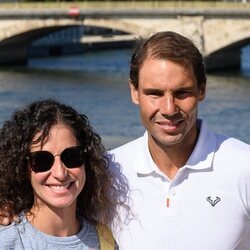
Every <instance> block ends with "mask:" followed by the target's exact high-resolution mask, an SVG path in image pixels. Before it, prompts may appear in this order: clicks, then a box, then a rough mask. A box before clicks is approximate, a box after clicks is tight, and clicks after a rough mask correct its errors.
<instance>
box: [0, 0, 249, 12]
mask: <svg viewBox="0 0 250 250" xmlns="http://www.w3.org/2000/svg"><path fill="white" fill-rule="evenodd" d="M72 6H77V7H79V8H85V9H92V8H102V9H103V8H104V9H113V8H133V9H134V8H219V9H225V8H231V9H242V8H244V9H245V8H249V9H250V1H249V0H241V1H238V2H235V1H233V2H225V1H223V2H222V1H220V2H219V1H188V2H187V1H135V0H131V1H109V0H104V1H91V2H88V1H83V2H78V1H74V2H63V1H57V2H49V3H48V2H45V3H44V2H28V3H24V2H12V3H10V2H9V3H8V2H2V3H0V10H4V9H11V10H20V9H58V8H59V9H68V8H70V7H72Z"/></svg>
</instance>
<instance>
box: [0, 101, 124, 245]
mask: <svg viewBox="0 0 250 250" xmlns="http://www.w3.org/2000/svg"><path fill="white" fill-rule="evenodd" d="M107 162H108V160H107V159H105V157H104V147H103V146H102V144H101V139H100V137H99V136H98V135H97V134H96V133H95V132H93V130H92V128H91V126H90V124H89V122H88V119H87V117H86V116H85V115H81V114H79V113H77V112H76V111H75V110H74V109H72V108H71V107H69V106H66V105H63V104H61V103H59V102H57V101H54V100H42V101H37V102H33V103H31V104H30V105H28V106H27V107H26V108H24V109H23V110H20V111H16V112H15V113H14V114H13V116H12V118H11V119H10V120H8V121H6V122H5V123H4V125H3V127H2V129H1V130H0V211H3V212H4V213H5V214H8V219H9V220H10V221H13V218H14V216H16V215H18V216H17V219H15V221H14V222H12V224H11V225H9V226H2V227H0V242H1V249H9V248H11V249H13V248H14V249H69V248H70V249H100V242H99V238H98V234H97V230H96V225H97V224H99V225H107V224H109V223H110V221H111V220H112V218H113V217H114V216H115V215H116V214H115V208H116V206H117V205H118V204H121V203H122V202H121V201H119V197H120V192H121V190H120V189H119V187H118V186H117V185H113V184H112V178H111V177H112V175H111V173H110V172H109V169H108V166H107ZM109 249H111V248H109Z"/></svg>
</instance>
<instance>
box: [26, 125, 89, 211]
mask: <svg viewBox="0 0 250 250" xmlns="http://www.w3.org/2000/svg"><path fill="white" fill-rule="evenodd" d="M39 136H40V133H38V134H37V135H36V136H35V137H34V139H33V140H34V141H35V140H36V139H37V138H38V137H39ZM77 145H78V142H77V139H76V138H75V136H74V134H73V132H72V130H71V129H70V128H69V127H68V126H65V125H63V124H57V125H54V126H53V127H52V128H51V130H50V133H49V137H48V140H47V141H46V143H45V144H44V145H43V147H41V144H40V143H38V144H34V145H32V146H31V148H30V152H35V151H40V150H43V151H49V152H50V153H51V154H52V155H53V156H54V163H53V165H52V167H51V169H49V170H47V171H45V172H37V171H36V172H34V171H33V170H31V171H30V179H31V185H32V187H33V189H34V205H33V207H34V206H35V207H37V206H39V207H44V206H45V207H49V208H51V209H57V208H73V209H75V208H76V201H77V196H78V195H79V193H80V192H81V191H82V189H83V187H84V184H85V179H86V173H85V168H84V166H83V165H82V166H75V167H73V168H67V167H66V166H65V165H64V163H63V162H62V161H61V158H60V155H61V153H62V152H63V151H64V150H65V149H66V148H69V147H73V146H77Z"/></svg>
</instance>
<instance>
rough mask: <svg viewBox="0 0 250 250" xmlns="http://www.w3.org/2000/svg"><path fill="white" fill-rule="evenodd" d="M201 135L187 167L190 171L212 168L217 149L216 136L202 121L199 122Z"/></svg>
mask: <svg viewBox="0 0 250 250" xmlns="http://www.w3.org/2000/svg"><path fill="white" fill-rule="evenodd" d="M197 125H198V127H199V128H200V134H199V138H198V141H197V143H196V145H195V148H194V150H193V152H192V154H191V155H190V157H189V159H188V161H187V163H186V165H185V167H186V168H190V169H197V170H198V169H207V168H211V166H212V163H213V159H214V153H215V149H216V136H215V134H214V133H213V132H212V131H211V130H210V129H209V128H208V127H207V125H206V123H205V122H204V121H202V120H199V119H198V121H197Z"/></svg>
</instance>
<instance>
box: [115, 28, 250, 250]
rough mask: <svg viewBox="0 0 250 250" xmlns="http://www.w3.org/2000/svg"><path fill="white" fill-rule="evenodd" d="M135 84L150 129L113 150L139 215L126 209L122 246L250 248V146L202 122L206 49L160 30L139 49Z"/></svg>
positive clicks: (127, 249)
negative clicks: (127, 215)
mask: <svg viewBox="0 0 250 250" xmlns="http://www.w3.org/2000/svg"><path fill="white" fill-rule="evenodd" d="M129 85H130V89H131V97H132V101H133V102H134V103H135V104H137V105H138V107H139V109H140V115H141V120H142V123H143V125H144V127H145V129H146V132H145V134H144V136H142V137H141V138H138V139H136V140H134V141H132V142H129V143H128V144H125V145H123V146H121V147H119V148H117V149H114V150H112V151H111V154H113V156H114V161H115V162H116V163H118V164H119V165H120V166H121V169H122V171H123V173H124V175H125V176H126V177H127V180H128V184H129V187H130V203H129V205H130V207H131V211H132V214H133V218H130V219H128V218H125V215H123V212H122V211H120V215H121V219H122V221H123V225H122V229H121V230H116V229H113V230H114V232H115V237H116V240H117V243H118V245H119V246H120V250H155V249H157V250H163V249H164V250H165V249H166V250H179V249H181V250H182V249H185V250H204V249H207V250H232V249H240V250H243V249H244V250H246V249H250V146H249V145H247V144H245V143H243V142H241V141H239V140H236V139H234V138H227V137H224V136H221V135H218V134H215V133H213V132H212V131H211V130H210V129H209V128H208V127H207V125H206V124H205V122H204V121H201V120H199V119H197V114H198V105H199V102H200V101H203V100H204V98H205V93H206V74H205V68H204V62H203V59H202V55H201V53H200V52H199V51H198V49H197V48H196V47H195V46H194V44H193V43H192V42H191V41H190V40H189V39H187V38H185V37H183V36H181V35H179V34H177V33H174V32H160V33H157V34H155V35H153V36H151V37H150V38H149V39H147V40H142V41H141V42H140V43H139V44H138V45H137V47H136V48H135V50H134V53H133V55H132V59H131V66H130V82H129ZM239 122H240V121H239ZM221 126H223V124H221ZM114 164H115V163H114ZM124 214H125V213H124Z"/></svg>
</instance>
